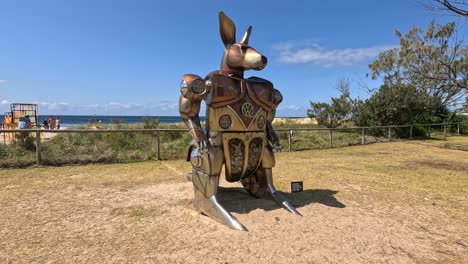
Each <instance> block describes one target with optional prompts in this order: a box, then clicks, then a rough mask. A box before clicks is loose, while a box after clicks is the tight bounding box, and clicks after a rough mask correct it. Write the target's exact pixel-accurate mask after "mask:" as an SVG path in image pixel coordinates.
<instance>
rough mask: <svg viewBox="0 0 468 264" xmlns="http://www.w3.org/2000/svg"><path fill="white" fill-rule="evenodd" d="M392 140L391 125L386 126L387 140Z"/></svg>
mask: <svg viewBox="0 0 468 264" xmlns="http://www.w3.org/2000/svg"><path fill="white" fill-rule="evenodd" d="M391 140H392V127H390V126H389V127H388V141H391Z"/></svg>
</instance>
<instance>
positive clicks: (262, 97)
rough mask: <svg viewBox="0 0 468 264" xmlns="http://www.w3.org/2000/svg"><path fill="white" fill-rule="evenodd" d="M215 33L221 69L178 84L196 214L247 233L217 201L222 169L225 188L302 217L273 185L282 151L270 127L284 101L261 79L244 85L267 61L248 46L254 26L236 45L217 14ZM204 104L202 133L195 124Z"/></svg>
mask: <svg viewBox="0 0 468 264" xmlns="http://www.w3.org/2000/svg"><path fill="white" fill-rule="evenodd" d="M219 30H220V34H221V39H222V41H223V43H224V47H225V49H224V55H223V59H222V61H221V69H220V70H217V71H213V72H211V73H209V74H208V75H207V76H206V77H205V78H202V77H200V76H198V75H194V74H185V75H184V76H183V80H182V83H181V93H182V95H181V96H180V99H179V112H180V114H181V116H182V118H183V119H184V121H185V124H186V125H187V127H188V128H189V130H190V134H191V135H192V137H193V139H194V140H193V144H192V146H190V148H189V152H188V155H187V161H190V162H191V164H192V173H189V174H187V179H188V180H189V181H191V182H192V183H193V188H194V193H195V198H194V201H193V204H194V207H195V209H196V210H198V211H199V212H201V213H203V214H205V215H207V216H209V217H211V218H213V219H215V220H217V221H219V222H221V223H223V224H225V225H227V226H229V227H231V228H234V229H238V230H244V231H246V230H247V229H246V228H245V227H244V226H243V225H242V224H241V223H239V221H237V219H236V218H235V217H233V216H232V215H231V214H230V213H229V212H228V211H227V210H226V209H225V208H224V207H223V206H222V205H221V204H220V203H219V202H218V200H217V198H216V194H217V191H218V186H219V177H220V174H221V170H222V167H223V164H224V165H225V173H226V175H225V177H226V180H227V181H228V182H238V181H240V182H241V183H242V185H243V186H244V188H245V189H246V190H247V191H248V192H249V193H250V194H252V195H253V196H255V197H257V198H263V197H264V196H265V195H266V194H269V195H271V196H272V197H273V199H274V200H275V201H276V202H277V203H279V204H280V205H281V206H283V207H284V208H285V209H287V210H288V211H290V212H292V213H294V214H296V215H301V214H300V213H299V212H298V211H297V210H296V209H295V208H294V207H293V206H291V205H290V204H289V203H288V201H286V200H285V199H283V197H281V195H280V194H279V193H278V192H277V191H276V189H275V186H274V185H273V175H272V168H273V167H274V165H275V157H274V154H273V152H276V151H281V145H280V141H279V138H278V136H277V134H276V132H275V131H274V129H273V127H272V124H271V122H272V121H273V119H274V118H275V113H276V108H277V107H278V105H279V104H280V103H281V101H282V100H283V96H282V95H281V93H280V92H279V91H278V90H276V89H275V88H274V87H273V84H272V83H271V82H269V81H267V80H265V79H262V78H258V77H250V78H247V79H244V71H245V70H262V69H263V68H265V66H266V64H267V58H266V57H265V56H263V55H262V54H260V53H259V52H257V51H256V50H255V49H253V48H252V47H250V46H249V45H248V44H249V38H250V33H251V31H252V26H249V28H248V29H247V31H246V32H245V34H244V36H243V38H242V40H241V41H240V42H236V27H235V24H234V22H233V21H232V20H231V19H230V18H229V17H227V16H226V15H225V14H224V13H223V12H219ZM203 100H205V101H206V124H205V130H203V128H202V126H201V124H200V118H199V112H200V104H201V102H202V101H203Z"/></svg>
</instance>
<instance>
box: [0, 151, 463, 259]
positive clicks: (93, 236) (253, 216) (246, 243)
mask: <svg viewBox="0 0 468 264" xmlns="http://www.w3.org/2000/svg"><path fill="white" fill-rule="evenodd" d="M392 144H395V145H394V148H393V149H391V150H390V151H389V150H388V147H387V148H386V149H387V153H384V154H382V155H393V154H395V153H398V149H401V146H402V145H398V144H400V143H392ZM387 146H393V145H387ZM372 147H374V146H367V149H368V148H372ZM412 147H413V148H414V149H415V150H416V149H419V148H420V147H421V146H420V145H418V144H414V146H413V145H412ZM365 148H366V147H362V149H365ZM355 150H357V151H359V150H361V149H360V148H356V149H355ZM378 151H381V150H378ZM443 151H447V153H449V154H451V155H454V156H456V155H463V156H462V157H468V156H467V153H466V152H462V151H455V150H443ZM355 152H356V151H355ZM308 153H309V154H308ZM314 153H318V154H314ZM320 153H325V154H326V153H327V152H302V153H301V155H305V154H308V155H323V154H320ZM330 153H331V152H330ZM356 153H358V152H356ZM376 153H377V152H376ZM458 153H460V154H458ZM380 154H381V153H380ZM288 155H290V154H288ZM291 155H292V154H291ZM345 155H348V154H346V153H345ZM376 155H377V154H376ZM414 155H416V156H418V155H420V153H415V154H414ZM388 157H390V156H388ZM391 157H393V158H395V159H397V158H398V157H397V156H396V157H395V156H391ZM299 158H300V157H299ZM359 159H360V158H354V161H353V162H358V163H359V162H364V161H365V160H359ZM286 162H287V159H286V157H285V158H281V157H280V161H279V166H283V167H284V166H285V164H286ZM310 162H313V160H312V159H311V160H310ZM150 164H151V163H150ZM179 164H182V163H176V162H161V163H158V164H157V165H154V166H156V167H154V169H153V171H154V172H155V173H156V172H157V171H165V173H166V175H167V176H168V177H173V178H174V179H182V178H183V175H184V173H185V172H186V167H185V165H180V166H179ZM463 164H465V165H463ZM463 164H462V165H460V166H467V167H460V168H455V169H454V172H453V173H452V172H450V171H448V172H446V173H448V174H450V175H452V176H454V175H455V176H454V177H465V179H466V177H467V176H468V163H463ZM305 165H306V164H304V166H305ZM364 165H365V163H363V165H362V166H364ZM116 166H117V165H114V167H116ZM135 166H137V165H135ZM151 166H153V165H151ZM431 166H432V165H431ZM117 167H118V166H117ZM109 168H110V167H109ZM125 168H126V167H125ZM316 168H317V169H316V171H315V172H314V174H316V175H319V174H320V173H325V174H326V173H327V171H326V170H327V169H326V168H322V169H321V171H320V169H319V168H320V167H316ZM442 169H444V168H442ZM445 169H446V168H445ZM78 170H79V167H78V168H77V167H71V168H70V169H66V168H57V169H51V173H52V174H53V173H61V172H62V171H63V172H67V173H61V176H60V177H65V179H66V182H67V184H66V185H64V187H63V186H62V185H60V187H58V186H57V187H54V185H53V184H52V179H53V176H54V175H51V176H50V177H44V178H42V179H40V178H39V179H36V178H34V170H23V172H24V174H23V175H24V179H25V180H27V179H29V178H30V177H33V178H34V181H31V182H30V185H31V186H30V188H28V189H24V190H23V189H22V187H21V186H20V184H17V185H15V184H13V183H10V182H9V180H8V179H6V178H4V177H3V178H0V179H3V181H4V182H3V183H2V186H1V187H2V188H1V189H0V190H1V192H3V193H4V194H5V195H3V196H2V195H1V194H0V198H1V200H0V212H1V215H2V216H1V217H0V237H2V239H1V240H0V263H32V262H35V263H103V262H106V263H122V262H136V263H468V227H467V223H468V221H467V219H466V218H460V217H456V214H455V215H454V214H450V212H449V211H447V210H444V207H445V206H446V201H443V200H437V199H435V198H433V197H431V196H430V195H426V196H427V197H429V198H422V197H426V196H418V195H416V194H411V193H410V194H408V195H407V196H406V197H404V202H389V201H394V200H392V199H394V198H395V197H388V199H386V198H385V194H383V195H384V196H383V197H384V198H380V196H378V195H374V194H373V193H372V192H371V191H370V190H369V191H366V188H367V186H365V185H364V184H359V183H352V182H349V181H343V182H336V181H333V179H328V180H327V182H326V184H325V186H328V187H327V188H306V190H305V191H304V192H302V193H297V194H290V193H283V194H284V196H286V197H287V198H288V199H289V200H290V201H291V202H292V203H293V204H294V205H296V206H297V208H298V209H299V211H300V212H301V213H302V214H303V217H298V216H295V215H293V214H290V213H288V212H287V211H286V210H284V209H282V208H280V207H279V206H277V205H276V204H275V203H274V202H273V201H271V200H268V199H255V198H252V197H251V196H249V195H248V194H247V193H246V192H245V191H244V190H243V189H242V188H240V186H239V185H238V184H228V183H226V182H223V183H222V185H223V186H224V187H228V188H221V190H220V193H219V200H220V202H221V203H222V204H224V205H225V207H226V208H227V209H228V210H229V211H231V212H232V213H233V215H234V216H235V217H236V218H237V219H238V220H239V221H240V222H242V223H243V224H244V225H245V226H246V227H247V228H248V229H249V232H241V231H236V230H232V229H229V228H227V227H225V226H223V225H220V224H218V223H217V222H215V221H213V220H211V219H209V218H207V217H205V216H203V215H200V214H198V213H196V212H195V211H194V210H193V209H192V204H191V197H192V195H193V193H192V186H191V184H190V183H185V182H182V180H180V181H179V180H177V181H170V180H168V181H164V182H160V183H155V184H148V183H146V182H145V183H144V184H143V183H141V184H140V183H138V181H139V180H140V178H144V177H146V176H144V175H142V174H134V175H133V177H134V181H135V183H134V184H131V183H129V184H127V183H126V184H123V183H119V184H117V185H115V183H114V182H112V181H111V180H109V179H108V180H106V178H105V177H114V176H115V174H116V173H115V172H114V171H112V172H109V173H108V174H109V175H108V176H106V175H107V174H102V175H101V174H99V175H98V176H99V177H101V178H103V180H102V181H100V182H99V183H98V184H87V182H93V180H92V179H93V177H98V176H94V174H93V175H89V174H87V173H86V170H83V172H81V173H76V171H78ZM105 170H107V167H103V168H102V170H101V171H105ZM328 170H330V169H328ZM18 171H19V173H21V170H18ZM441 171H444V170H441ZM15 172H17V171H15ZM128 172H129V173H131V172H132V171H131V170H129V171H124V169H120V173H128ZM57 176H59V175H57ZM31 179H32V178H31ZM28 181H29V180H28ZM421 184H425V183H421ZM48 186H49V187H48ZM392 193H393V194H392ZM6 194H8V197H7V196H6ZM381 195H382V194H381ZM388 195H389V196H391V195H395V196H398V195H399V193H398V192H394V191H391V192H388ZM454 197H455V198H454V199H461V201H464V202H463V203H462V204H464V203H465V202H466V201H468V200H467V197H466V195H464V196H461V197H456V196H454ZM395 199H398V197H396V198H395ZM464 206H465V208H467V204H465V205H464ZM465 215H466V214H465Z"/></svg>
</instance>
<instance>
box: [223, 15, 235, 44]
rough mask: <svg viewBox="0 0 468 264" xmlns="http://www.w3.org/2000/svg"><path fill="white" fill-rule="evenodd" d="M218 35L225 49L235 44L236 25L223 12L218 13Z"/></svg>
mask: <svg viewBox="0 0 468 264" xmlns="http://www.w3.org/2000/svg"><path fill="white" fill-rule="evenodd" d="M219 33H220V34H221V39H222V40H223V43H224V46H225V47H226V48H227V47H228V46H230V45H232V44H234V43H236V25H234V22H232V20H231V19H230V18H229V17H227V16H226V15H225V14H224V13H223V11H220V12H219Z"/></svg>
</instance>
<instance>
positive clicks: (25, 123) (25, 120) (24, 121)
mask: <svg viewBox="0 0 468 264" xmlns="http://www.w3.org/2000/svg"><path fill="white" fill-rule="evenodd" d="M30 125H31V121H30V120H29V116H23V117H20V119H19V120H18V129H29V126H30Z"/></svg>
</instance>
